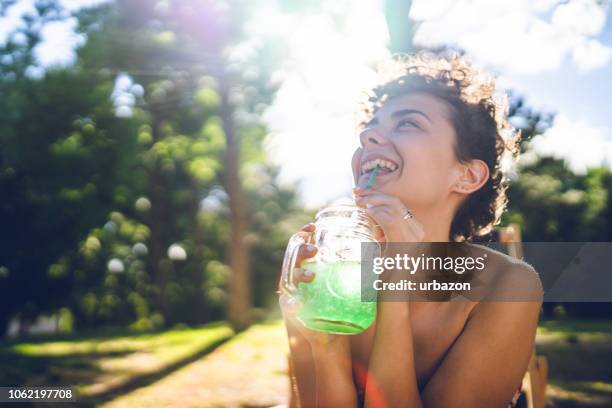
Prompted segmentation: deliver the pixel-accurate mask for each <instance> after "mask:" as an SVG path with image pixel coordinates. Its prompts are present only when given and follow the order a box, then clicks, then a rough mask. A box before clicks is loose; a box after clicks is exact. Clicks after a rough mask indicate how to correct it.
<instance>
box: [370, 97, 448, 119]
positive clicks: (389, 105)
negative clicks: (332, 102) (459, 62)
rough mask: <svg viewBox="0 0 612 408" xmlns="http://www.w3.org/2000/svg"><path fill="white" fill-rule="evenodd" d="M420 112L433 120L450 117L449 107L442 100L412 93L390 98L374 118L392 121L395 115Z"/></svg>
mask: <svg viewBox="0 0 612 408" xmlns="http://www.w3.org/2000/svg"><path fill="white" fill-rule="evenodd" d="M407 110H410V111H420V112H422V113H424V114H425V115H427V116H428V117H429V118H430V119H431V120H436V119H444V118H448V117H449V113H450V112H449V107H448V105H447V104H446V102H444V101H443V100H441V99H440V98H438V97H436V96H433V95H430V94H428V93H425V92H412V93H406V94H402V95H398V96H394V97H392V98H389V99H388V100H387V101H385V103H384V104H383V105H382V106H381V107H380V108H379V109H378V110H377V111H376V112H375V114H374V118H376V119H378V120H389V119H392V118H393V116H394V114H396V113H397V112H401V111H407Z"/></svg>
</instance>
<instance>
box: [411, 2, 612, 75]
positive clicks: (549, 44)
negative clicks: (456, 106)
mask: <svg viewBox="0 0 612 408" xmlns="http://www.w3.org/2000/svg"><path fill="white" fill-rule="evenodd" d="M546 15H551V17H550V19H547V18H546ZM411 16H412V17H413V18H416V19H425V21H424V22H423V23H422V25H421V27H420V28H419V30H418V31H417V35H416V38H415V39H416V41H417V42H418V43H420V44H423V45H439V44H455V45H458V46H460V47H462V48H464V49H465V50H466V51H468V52H469V53H470V54H471V55H473V56H474V57H475V58H477V59H479V60H481V61H483V62H485V63H488V64H492V65H494V66H497V67H499V68H503V70H504V71H506V72H515V73H522V74H525V73H540V72H545V71H551V70H554V69H557V68H558V67H559V66H560V65H561V63H562V62H563V60H564V59H565V58H567V57H568V56H570V55H571V56H572V58H573V59H572V60H573V61H574V63H575V64H576V65H577V66H578V67H579V68H580V69H582V70H590V69H595V68H599V67H601V66H604V65H605V64H607V63H608V61H610V58H611V57H612V55H610V49H609V48H608V47H606V46H604V45H603V44H602V43H601V42H600V41H598V40H597V39H596V37H597V36H598V35H599V34H600V33H601V31H602V30H603V28H604V25H605V20H606V6H605V5H597V4H595V2H594V1H592V0H574V1H571V2H569V3H567V4H561V5H558V2H554V1H548V0H541V1H529V0H516V1H512V2H510V1H507V2H502V1H490V0H471V1H468V0H457V1H453V2H451V1H449V0H437V1H432V0H417V1H416V2H415V4H414V8H413V10H412V11H411Z"/></svg>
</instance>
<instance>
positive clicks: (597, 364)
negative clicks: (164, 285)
mask: <svg viewBox="0 0 612 408" xmlns="http://www.w3.org/2000/svg"><path fill="white" fill-rule="evenodd" d="M230 338H231V341H229V342H227V343H226V344H224V345H223V346H222V347H220V348H219V349H216V350H215V351H214V352H213V353H212V354H210V355H208V356H207V357H206V358H201V357H202V356H204V355H206V354H207V353H208V352H209V351H210V350H211V349H212V348H214V347H215V346H217V345H219V344H220V343H221V342H224V341H225V340H227V339H230ZM536 342H537V352H538V354H539V355H542V356H545V357H546V358H547V360H548V364H549V375H548V382H549V387H548V399H549V404H550V406H551V407H555V408H586V407H610V406H612V321H611V320H593V321H586V320H569V319H568V320H559V321H544V322H541V324H540V326H539V328H538V333H537V340H536ZM286 352H287V350H286V338H285V332H284V329H282V327H281V325H280V322H279V321H274V322H269V323H267V324H259V325H256V326H253V327H252V328H251V329H249V330H247V331H246V332H243V333H240V334H238V335H237V336H234V333H233V331H232V330H231V329H230V328H229V327H228V326H227V325H226V324H224V323H215V324H210V325H206V326H203V327H198V328H191V329H175V330H168V331H165V332H161V333H143V334H125V333H119V332H110V333H109V332H102V333H97V334H86V335H80V336H75V337H71V338H67V337H63V338H62V337H56V338H40V339H30V340H27V341H21V342H5V343H0V384H2V385H3V386H6V385H22V386H23V385H73V386H75V387H76V388H77V392H78V394H79V395H80V400H82V401H88V402H89V405H86V406H92V405H96V406H97V405H102V404H105V403H108V405H109V406H112V407H115V406H117V407H118V406H129V407H138V406H143V407H144V406H159V404H157V402H160V403H161V401H166V403H164V404H162V405H164V406H181V405H180V404H186V403H187V402H188V401H189V404H187V405H189V406H194V407H195V406H204V405H205V403H204V402H205V401H216V402H217V403H218V406H223V401H225V400H224V398H230V397H231V398H233V400H231V401H229V402H231V404H234V406H241V405H240V404H243V403H246V401H251V404H252V406H256V405H257V404H256V403H255V401H259V400H261V401H263V402H265V403H271V402H273V401H281V399H282V398H284V393H285V392H286V391H285V389H286V367H285V366H286V360H285V356H286ZM192 362H193V364H188V363H192ZM211 373H214V375H212V376H211ZM190 390H192V391H193V390H197V391H198V392H197V393H195V394H194V393H193V392H192V391H190ZM223 390H225V391H223ZM241 390H250V391H248V392H247V391H241ZM261 390H267V391H261ZM230 391H231V392H230ZM181 395H182V397H181ZM186 395H190V396H189V397H186ZM176 398H183V399H182V400H180V399H176ZM175 399H176V401H179V402H180V404H179V405H173V404H172V401H175ZM225 402H228V401H225ZM231 404H230V405H231ZM187 405H185V406H187ZM213 405H214V404H213Z"/></svg>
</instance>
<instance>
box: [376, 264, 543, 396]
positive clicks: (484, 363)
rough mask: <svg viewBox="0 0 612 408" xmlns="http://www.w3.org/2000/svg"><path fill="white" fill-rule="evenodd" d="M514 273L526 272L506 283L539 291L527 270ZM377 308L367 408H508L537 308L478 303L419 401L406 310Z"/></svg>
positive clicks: (523, 365) (398, 305)
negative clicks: (378, 320)
mask: <svg viewBox="0 0 612 408" xmlns="http://www.w3.org/2000/svg"><path fill="white" fill-rule="evenodd" d="M514 267H515V268H525V269H527V270H525V271H524V272H525V273H518V274H508V276H510V277H511V278H510V279H516V278H517V277H520V278H521V279H531V280H532V282H531V284H530V285H525V286H528V287H532V288H534V291H539V290H541V286H540V283H539V279H538V278H537V275H535V272H534V271H533V270H532V269H531V268H530V267H527V266H525V265H515V266H514ZM505 283H506V284H519V283H520V284H522V285H524V284H525V282H524V281H522V282H505ZM533 298H534V299H535V298H537V296H536V295H534V297H533ZM381 306H382V307H381V319H384V321H385V322H386V323H385V326H380V331H379V326H378V323H377V328H376V329H377V330H376V337H375V344H374V349H373V351H372V356H371V360H370V370H369V371H370V372H369V377H368V384H367V386H366V406H367V407H379V406H383V405H380V404H378V403H377V402H378V401H380V400H381V399H382V400H384V401H385V403H386V405H387V406H410V407H420V406H424V407H428V408H431V407H436V408H437V407H455V406H469V407H483V408H484V407H487V408H489V407H505V406H507V404H508V402H509V401H510V400H511V398H512V395H513V394H514V392H515V391H516V388H517V387H518V386H519V385H520V383H521V380H522V377H523V374H524V373H525V369H526V367H527V364H528V361H529V357H530V356H531V353H532V350H533V344H534V339H535V332H536V327H537V322H538V316H539V311H540V306H541V302H539V301H533V302H482V303H480V304H479V305H478V306H476V307H475V309H474V310H473V312H472V314H471V316H470V318H469V319H468V322H467V323H466V326H465V328H464V330H463V332H462V333H461V335H460V336H459V337H458V338H457V340H456V341H455V343H454V344H453V346H452V347H451V349H450V350H449V352H448V354H447V355H446V357H445V358H444V360H443V361H442V363H441V364H440V366H439V367H438V369H437V370H436V372H435V373H434V375H433V376H432V378H431V379H430V380H429V382H428V384H427V386H426V387H425V389H424V390H423V393H422V395H419V392H418V387H417V382H416V374H415V366H414V348H413V345H412V331H411V325H410V320H409V319H408V318H407V317H409V316H408V311H407V307H404V306H402V303H398V302H395V303H394V302H387V303H382V304H381ZM400 350H401V352H399V351H400ZM398 359H399V360H398ZM368 394H370V395H368Z"/></svg>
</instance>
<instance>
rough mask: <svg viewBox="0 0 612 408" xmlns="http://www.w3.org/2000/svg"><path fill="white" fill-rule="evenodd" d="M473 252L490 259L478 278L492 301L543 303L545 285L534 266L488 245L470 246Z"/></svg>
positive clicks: (487, 259)
mask: <svg viewBox="0 0 612 408" xmlns="http://www.w3.org/2000/svg"><path fill="white" fill-rule="evenodd" d="M470 251H471V252H472V254H480V256H483V257H484V258H485V259H486V261H485V262H484V268H483V269H482V271H479V272H478V273H477V274H476V276H475V277H476V279H477V280H478V282H480V284H481V285H482V286H483V288H484V289H485V290H484V292H485V293H486V298H487V299H488V300H490V301H509V302H512V301H515V302H520V301H523V302H540V303H541V301H542V298H543V293H544V291H543V287H542V281H541V280H540V277H539V275H538V273H537V271H536V270H535V269H534V268H533V267H532V266H531V265H530V264H528V263H527V262H525V261H523V260H520V259H517V258H515V257H513V256H509V255H507V254H505V253H503V252H500V251H496V250H495V249H493V248H489V247H487V246H485V245H477V244H470Z"/></svg>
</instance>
